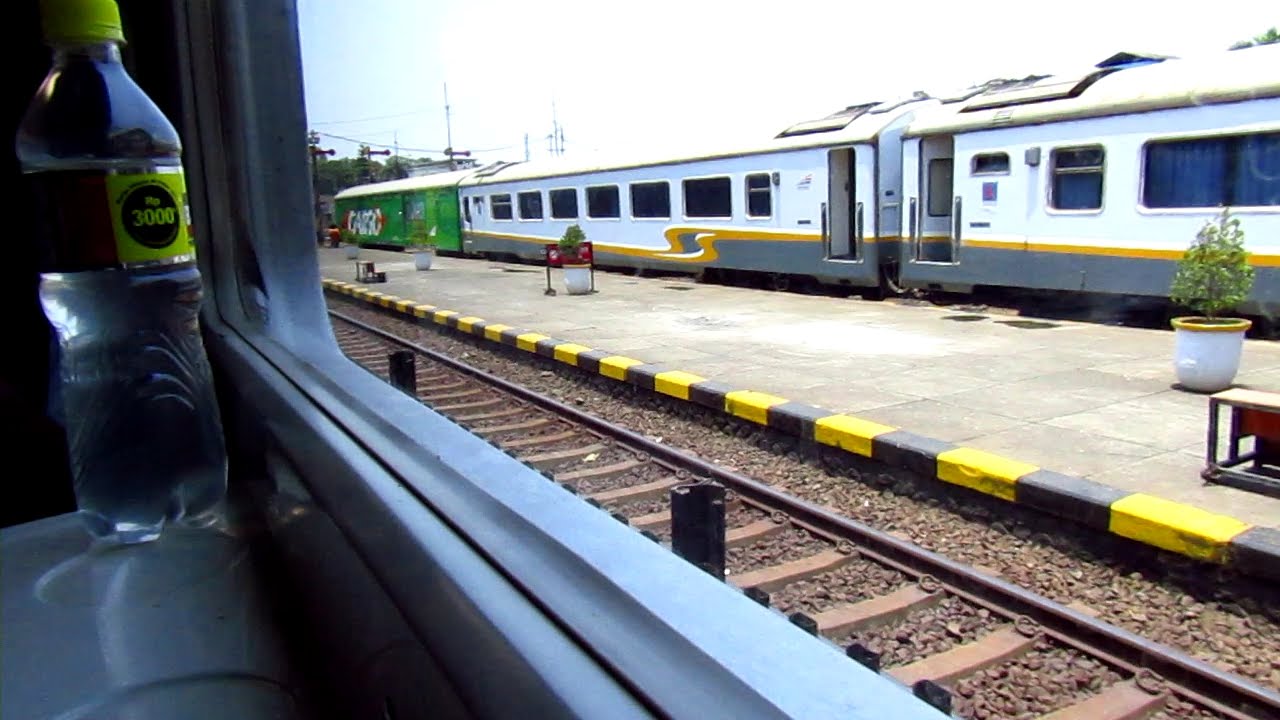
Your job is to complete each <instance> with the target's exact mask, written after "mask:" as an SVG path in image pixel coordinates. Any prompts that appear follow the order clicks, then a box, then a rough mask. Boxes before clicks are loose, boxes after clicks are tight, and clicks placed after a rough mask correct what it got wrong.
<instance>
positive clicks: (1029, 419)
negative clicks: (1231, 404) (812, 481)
mask: <svg viewBox="0 0 1280 720" xmlns="http://www.w3.org/2000/svg"><path fill="white" fill-rule="evenodd" d="M361 258H362V259H366V260H373V261H375V262H376V263H377V268H378V270H382V271H386V273H387V280H388V282H387V283H386V284H385V285H375V286H370V289H376V290H377V291H379V292H384V293H391V294H395V295H398V296H400V297H402V298H406V299H412V300H415V301H418V302H423V303H430V304H433V305H438V306H440V307H444V308H449V309H451V310H457V311H459V312H461V313H464V314H472V315H477V316H479V317H481V318H484V319H486V320H489V321H492V322H501V323H506V324H509V325H513V326H519V327H525V328H529V329H530V330H534V331H537V332H542V333H547V334H550V335H554V336H555V337H558V338H561V339H564V340H568V341H573V342H577V343H581V344H583V345H587V346H590V347H594V348H600V349H604V350H609V351H611V352H616V353H620V354H624V355H628V356H631V357H634V358H636V359H638V360H642V361H645V362H653V363H667V364H672V365H678V366H679V368H680V369H681V370H687V371H689V372H694V373H698V374H701V375H703V376H705V377H708V378H712V379H719V380H724V381H726V382H730V383H732V384H734V385H737V386H745V387H751V388H754V389H758V390H760V391H763V392H769V393H773V394H777V395H781V396H783V397H786V398H789V399H791V400H795V401H799V402H804V403H809V404H812V405H817V406H820V407H822V408H826V409H829V410H832V411H835V412H844V413H849V414H853V415H857V416H858V417H862V418H865V419H868V420H874V421H877V422H881V423H885V424H887V425H892V426H895V427H900V428H903V429H905V430H910V431H912V432H915V433H918V434H921V435H926V436H929V437H933V438H936V439H939V440H944V441H948V442H953V443H963V444H964V445H965V446H967V447H973V448H977V449H980V450H986V451H989V452H992V453H996V454H999V455H1003V456H1006V457H1010V458H1014V459H1018V460H1024V461H1026V462H1029V463H1033V464H1035V465H1039V466H1041V467H1044V468H1047V469H1050V470H1055V471H1057V472H1061V473H1066V474H1069V475H1078V476H1083V477H1087V478H1090V479H1092V480H1096V481H1098V482H1102V483H1105V484H1107V485H1111V486H1113V487H1117V488H1120V489H1122V490H1128V491H1135V492H1144V493H1150V494H1153V495H1158V496H1161V497H1165V498H1167V499H1170V500H1176V501H1179V502H1184V503H1189V504H1191V505H1195V506H1198V507H1201V508H1203V509H1205V510H1209V511H1211V512H1215V513H1222V514H1226V515H1231V516H1234V517H1236V518H1239V519H1240V520H1243V521H1245V522H1248V523H1252V524H1255V525H1263V526H1271V527H1276V526H1280V500H1277V499H1273V498H1268V497H1265V496H1261V495H1257V494H1253V493H1248V492H1244V491H1239V490H1235V489H1232V488H1225V487H1219V486H1212V485H1206V484H1205V483H1204V482H1203V481H1201V479H1200V477H1199V471H1200V469H1201V467H1202V466H1203V462H1204V451H1205V428H1206V420H1207V417H1208V414H1207V406H1208V401H1207V399H1206V398H1205V396H1203V395H1195V394H1191V393H1187V392H1183V391H1180V390H1175V389H1173V388H1172V387H1171V386H1172V384H1173V382H1174V375H1173V367H1172V352H1173V334H1172V332H1166V331H1162V330H1148V329H1134V328H1124V327H1113V326H1105V325H1095V324H1088V323H1077V322H1067V321H1060V320H1051V321H1045V322H1031V323H1027V322H1026V321H1027V320H1031V318H1026V317H1021V318H1019V317H1013V316H1002V315H986V316H985V317H984V318H982V319H974V318H973V314H972V313H960V312H955V311H951V310H947V309H945V308H936V307H929V306H904V305H898V304H894V303H877V302H867V301H862V300H857V299H841V298H833V297H815V296H805V295H798V294H790V293H779V292H769V291H762V290H749V289H743V288H734V287H722V286H717V285H702V284H698V283H695V282H693V281H692V280H690V279H685V278H637V277H631V276H628V275H623V274H614V273H597V274H596V287H597V289H598V290H599V292H598V293H597V294H594V295H590V296H568V295H566V294H564V292H563V284H562V283H561V279H560V277H559V275H558V271H557V274H556V275H553V280H554V282H555V283H556V287H557V289H558V290H560V291H561V292H559V294H558V295H556V296H554V297H548V296H545V295H544V294H543V288H544V287H545V279H544V274H543V270H542V269H541V268H537V267H533V266H528V265H512V264H505V263H492V262H487V261H482V260H464V259H458V258H445V257H437V258H436V264H435V267H433V268H432V270H430V271H428V272H415V271H414V269H413V262H412V259H411V258H410V257H409V256H408V255H405V254H402V253H393V252H381V251H370V250H362V251H361ZM320 266H321V268H320V269H321V275H322V276H323V277H326V278H330V279H334V280H342V281H348V282H349V281H352V280H354V276H355V271H354V263H353V262H351V261H349V260H346V259H345V257H344V256H343V255H342V252H341V251H339V250H332V249H322V250H320ZM1237 383H1238V384H1239V385H1241V386H1245V387H1250V388H1255V389H1260V390H1272V391H1278V392H1280V343H1277V342H1272V341H1254V340H1249V341H1246V345H1245V351H1244V358H1243V361H1242V363H1241V371H1240V374H1239V376H1238V377H1237Z"/></svg>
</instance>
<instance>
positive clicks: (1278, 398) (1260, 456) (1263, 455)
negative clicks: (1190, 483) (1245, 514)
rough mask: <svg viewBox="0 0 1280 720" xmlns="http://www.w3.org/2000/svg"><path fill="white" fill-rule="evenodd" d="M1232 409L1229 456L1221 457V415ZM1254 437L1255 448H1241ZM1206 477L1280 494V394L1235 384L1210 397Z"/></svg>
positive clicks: (1221, 483) (1221, 482) (1232, 484)
mask: <svg viewBox="0 0 1280 720" xmlns="http://www.w3.org/2000/svg"><path fill="white" fill-rule="evenodd" d="M1224 406H1225V407H1227V408H1229V409H1230V410H1231V422H1230V427H1229V432H1228V435H1227V456H1226V457H1225V458H1222V459H1221V460H1219V459H1218V441H1219V439H1220V437H1219V436H1220V432H1219V416H1220V414H1221V410H1222V408H1223V407H1224ZM1250 437H1251V438H1253V448H1252V449H1250V450H1247V451H1242V445H1243V441H1244V440H1245V439H1246V438H1250ZM1200 475H1201V477H1203V478H1204V479H1205V480H1206V481H1208V482H1211V483H1216V484H1219V485H1228V486H1231V487H1237V488H1240V489H1242V490H1249V491H1251V492H1256V493H1260V494H1263V495H1269V496H1272V497H1280V394H1276V393H1269V392H1262V391H1260V390H1244V389H1240V388H1233V389H1231V390H1224V391H1222V392H1220V393H1217V394H1215V395H1212V396H1210V397H1209V438H1208V456H1207V458H1206V463H1205V469H1204V470H1203V471H1202V472H1201V473H1200Z"/></svg>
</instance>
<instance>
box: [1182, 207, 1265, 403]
mask: <svg viewBox="0 0 1280 720" xmlns="http://www.w3.org/2000/svg"><path fill="white" fill-rule="evenodd" d="M1253 280H1254V273H1253V267H1251V266H1250V265H1249V253H1248V252H1247V251H1245V249H1244V231H1243V230H1241V229H1240V221H1239V220H1237V219H1236V218H1233V217H1231V213H1230V211H1229V209H1227V208H1223V210H1222V213H1221V214H1220V215H1219V216H1218V218H1217V219H1216V220H1214V221H1210V222H1207V223H1205V225H1204V227H1203V228H1201V229H1200V232H1198V233H1196V239H1195V241H1193V242H1192V243H1191V247H1190V248H1188V250H1187V252H1186V253H1185V254H1183V256H1182V259H1181V260H1180V261H1179V262H1178V269H1177V272H1176V273H1175V274H1174V276H1173V285H1172V287H1171V288H1170V291H1169V297H1170V299H1171V300H1173V301H1174V302H1175V303H1178V304H1179V305H1185V306H1187V307H1190V308H1192V309H1193V310H1195V311H1196V312H1198V313H1199V315H1198V316H1187V317H1176V318H1174V319H1173V327H1174V328H1175V329H1176V331H1177V332H1176V340H1175V349H1174V368H1175V370H1176V371H1177V375H1178V382H1179V383H1181V384H1182V386H1183V387H1185V388H1187V389H1189V390H1196V391H1200V392H1217V391H1219V390H1223V389H1225V388H1227V387H1230V385H1231V382H1232V381H1233V380H1234V379H1235V376H1236V373H1237V372H1238V371H1239V368H1240V353H1241V350H1242V349H1243V346H1244V334H1245V332H1246V331H1247V330H1248V329H1249V327H1250V326H1251V325H1252V323H1251V322H1250V321H1249V320H1244V319H1241V318H1234V317H1222V316H1221V314H1222V313H1223V312H1226V311H1229V310H1232V309H1234V308H1236V307H1237V306H1239V305H1240V304H1241V303H1243V302H1244V301H1245V300H1247V299H1248V298H1249V292H1250V291H1251V290H1252V289H1253Z"/></svg>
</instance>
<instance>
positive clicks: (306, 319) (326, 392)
mask: <svg viewBox="0 0 1280 720" xmlns="http://www.w3.org/2000/svg"><path fill="white" fill-rule="evenodd" d="M121 5H122V6H126V7H127V8H140V7H143V5H142V4H140V3H136V2H130V3H127V4H126V3H121ZM158 8H159V9H158V10H157V9H153V8H151V7H150V6H147V7H146V8H145V10H142V11H139V15H135V16H134V17H142V18H144V20H143V23H144V24H145V23H151V25H149V27H150V30H151V31H150V32H142V31H141V30H140V29H139V27H138V26H137V25H129V24H126V30H127V31H128V33H129V36H130V44H131V47H132V48H136V49H137V50H135V52H139V53H143V52H146V50H144V49H145V48H147V47H148V46H149V45H152V46H154V44H155V43H157V42H159V43H167V44H172V45H173V46H175V48H174V50H173V51H172V52H170V53H161V54H160V57H159V59H160V60H161V61H162V62H160V63H159V66H160V67H161V68H163V69H165V70H166V71H171V72H172V77H171V78H170V77H169V76H167V75H166V76H165V77H164V78H163V79H161V80H157V81H156V82H157V83H158V84H160V85H161V86H162V88H166V89H173V90H174V92H173V94H175V95H177V96H178V97H177V98H176V99H174V98H161V99H159V100H158V104H161V106H162V107H165V106H167V105H168V103H167V102H166V100H171V101H172V103H173V105H174V106H177V108H178V109H179V112H175V113H174V120H175V125H177V126H178V129H179V133H180V134H181V136H182V140H183V165H184V169H185V172H186V178H187V180H186V182H187V188H188V191H189V194H190V205H191V213H192V222H193V224H194V225H195V226H196V227H199V228H202V229H201V231H200V232H197V233H196V235H195V242H196V244H197V246H198V253H197V261H198V262H199V264H200V270H201V273H202V275H204V285H205V289H206V291H207V294H206V295H205V301H204V302H203V303H202V305H201V309H200V313H201V323H202V329H203V331H204V332H203V337H204V340H205V343H206V347H207V348H208V351H209V356H210V361H211V365H212V366H213V368H214V375H215V382H216V383H217V384H218V388H217V389H218V395H219V401H220V405H221V407H222V408H223V409H224V411H225V414H224V415H223V418H224V423H225V425H224V427H225V429H226V431H227V432H226V435H227V440H228V443H227V449H228V453H229V454H233V455H234V456H235V457H234V459H233V461H232V462H231V463H230V475H231V477H230V482H233V483H253V485H252V486H242V487H241V488H239V489H244V490H249V491H251V492H249V493H246V494H251V495H254V496H256V497H255V499H254V504H255V505H256V506H257V507H258V508H260V509H261V510H262V511H263V512H262V515H261V516H259V517H252V516H249V517H245V518H244V519H245V520H248V521H249V522H248V524H247V526H242V525H241V524H240V522H239V521H240V520H241V518H240V517H239V515H240V513H229V516H228V518H227V519H228V520H229V521H230V523H231V527H230V528H228V530H231V531H233V532H234V533H235V534H240V532H239V531H242V530H243V531H247V533H248V536H249V537H246V538H245V539H246V540H249V541H251V542H252V543H253V546H254V547H253V548H252V549H251V552H252V553H253V558H256V557H257V551H258V550H259V548H260V547H261V549H262V550H266V551H267V552H266V553H265V555H266V557H264V558H263V559H267V557H269V558H270V559H271V560H272V562H271V563H270V567H271V569H273V570H274V569H276V568H279V569H280V570H281V571H282V572H280V573H279V575H278V576H276V575H275V573H272V575H273V577H271V578H269V579H270V581H271V588H270V589H271V590H272V598H271V599H272V600H273V601H274V600H276V599H280V600H282V601H285V602H286V603H288V604H282V605H281V606H279V607H280V609H282V610H285V611H288V612H287V615H288V617H287V618H286V619H289V620H291V621H292V620H295V619H296V620H298V621H299V623H298V625H296V626H294V627H295V628H296V629H298V630H305V629H307V628H308V626H309V625H310V626H311V627H313V628H314V627H317V626H316V625H312V623H317V622H319V625H318V629H319V631H320V632H324V631H326V630H327V629H331V628H332V627H345V626H344V625H341V624H328V623H324V622H323V618H325V617H326V616H327V615H330V612H329V611H333V614H336V615H337V616H338V618H339V619H343V618H345V619H348V620H351V621H355V622H357V623H360V627H361V628H362V629H365V630H367V632H364V633H357V637H355V638H354V639H349V638H344V637H337V636H334V634H333V633H329V635H330V636H333V637H330V638H329V639H336V640H338V641H339V642H336V643H333V644H326V643H321V646H319V651H318V652H317V651H316V647H317V646H315V645H309V644H308V645H304V646H302V647H296V648H292V649H297V650H302V651H303V652H305V651H306V650H311V653H310V655H308V656H304V657H303V658H300V659H302V660H304V663H303V666H302V667H299V668H297V669H298V670H300V671H301V672H300V673H298V675H299V677H297V678H295V677H294V673H293V672H292V670H293V668H289V670H290V672H288V675H289V677H288V678H287V681H288V683H289V685H288V687H287V688H286V689H287V690H289V691H293V690H295V689H297V690H300V691H302V692H301V693H300V694H301V695H303V696H309V695H310V693H308V692H306V691H307V690H309V689H310V688H309V687H308V686H310V685H311V684H312V682H311V681H314V682H315V683H316V684H322V683H324V682H325V681H326V680H328V681H330V682H332V680H331V678H333V677H336V678H337V681H338V683H340V684H341V686H342V687H341V688H340V690H341V692H335V693H333V696H335V697H334V698H333V699H335V700H337V702H336V703H335V704H336V705H338V706H339V707H326V708H323V709H325V710H333V711H334V713H335V714H339V715H344V716H345V715H348V714H351V713H349V712H346V711H347V710H350V709H353V708H354V707H355V706H359V707H361V708H365V709H367V708H369V707H379V708H390V707H401V704H400V702H401V700H407V701H408V703H407V705H406V706H407V707H410V708H414V707H419V706H421V704H422V703H423V702H424V701H425V702H426V703H428V705H429V706H431V707H434V708H436V709H441V710H443V711H444V712H446V713H447V712H449V711H450V710H452V709H453V705H454V704H453V703H452V702H447V703H440V702H436V701H437V700H445V701H448V700H450V699H451V698H456V699H458V700H459V701H460V703H459V707H460V708H462V709H463V711H465V712H472V713H474V714H477V715H483V716H494V717H498V716H516V715H519V714H520V713H521V712H523V713H524V714H526V715H527V714H530V710H529V709H530V708H534V711H533V713H532V714H534V715H538V716H561V715H563V716H579V717H595V716H604V717H649V716H652V715H661V716H667V717H686V716H687V717H699V716H709V715H715V714H725V715H729V716H732V717H760V718H774V717H779V718H782V717H827V716H835V715H837V714H839V713H840V712H847V709H848V708H849V707H864V708H866V709H867V712H868V713H871V714H874V715H876V716H879V715H884V714H887V713H888V712H890V710H892V711H894V712H896V713H897V714H898V715H899V717H901V718H902V720H917V719H920V720H923V719H924V718H933V717H935V716H936V712H935V711H933V710H932V709H931V708H928V707H927V706H925V705H924V704H923V703H922V702H919V701H917V700H916V699H915V698H914V697H913V696H912V694H911V693H910V691H909V689H907V688H905V687H902V686H900V685H899V684H896V683H891V682H888V681H886V680H884V679H882V678H880V677H879V676H878V674H877V673H875V672H873V671H871V670H868V669H867V668H864V667H862V666H861V665H859V664H857V663H848V662H844V663H833V662H831V649H830V645H829V644H826V643H824V642H823V641H821V640H820V639H816V638H809V637H807V636H805V635H804V634H802V633H797V632H796V631H795V627H794V625H791V624H789V623H787V622H786V620H785V619H782V618H779V617H778V616H777V614H776V612H774V611H773V610H770V609H768V608H765V607H762V606H761V605H759V604H758V603H756V602H754V601H752V600H751V599H750V598H748V597H746V596H744V595H743V594H742V593H740V592H739V591H738V590H737V589H735V588H733V587H732V586H729V585H727V584H725V583H723V582H721V581H719V580H717V579H715V578H711V577H709V576H707V574H706V573H705V572H703V571H702V570H701V569H699V568H697V567H694V566H693V565H691V564H689V563H687V562H686V561H684V560H682V559H680V558H679V557H678V556H676V555H674V554H673V553H671V552H670V551H669V550H667V549H665V548H663V547H662V546H661V545H659V544H657V543H653V542H651V541H649V540H648V539H647V538H645V537H644V536H642V535H640V534H639V533H637V532H635V531H634V530H632V529H628V528H627V527H626V526H625V525H622V524H620V523H618V522H617V521H616V520H614V518H612V517H610V516H609V515H608V514H607V513H602V512H600V511H599V510H598V509H597V508H593V507H591V506H590V505H589V504H587V503H585V502H584V501H583V500H582V498H581V497H579V496H576V495H574V494H572V493H566V492H564V490H563V489H562V488H561V487H559V486H558V485H556V484H555V483H552V482H548V481H547V480H546V478H545V477H543V476H541V475H540V474H538V473H537V471H536V470H534V469H531V468H529V467H527V466H526V465H524V464H523V463H521V462H520V461H519V460H517V459H516V458H514V457H511V456H509V455H507V454H505V453H502V452H501V451H499V450H497V449H495V448H493V446H492V445H489V444H488V443H487V442H486V441H485V440H484V439H483V438H480V437H478V436H476V435H474V434H472V433H471V432H470V431H468V430H467V429H465V428H463V427H461V426H459V425H457V424H456V423H453V422H452V421H449V420H448V419H446V418H444V417H443V416H441V415H439V414H438V413H437V412H435V411H434V410H432V409H430V408H428V407H426V406H425V405H424V404H423V403H422V402H420V401H419V400H418V399H417V398H415V397H412V396H410V395H409V394H407V393H405V392H402V391H400V390H398V389H396V388H394V387H393V386H391V385H390V384H389V383H387V382H385V381H384V380H382V379H381V378H379V377H377V376H375V375H374V374H373V373H370V372H369V371H367V370H366V369H364V368H363V367H361V366H359V365H357V364H356V363H355V361H353V360H352V359H351V358H349V357H347V356H346V355H344V354H343V353H342V351H341V349H340V348H339V346H338V344H337V342H336V341H335V333H334V331H333V321H332V318H331V317H330V316H329V315H328V312H327V310H328V308H327V307H326V302H325V298H326V296H327V293H326V290H325V288H324V287H323V286H322V279H323V277H324V275H323V274H322V273H321V272H317V266H318V265H319V264H320V263H321V255H320V252H321V251H320V249H319V248H317V243H316V240H315V237H314V229H315V228H314V225H315V216H314V209H315V198H314V196H313V191H314V188H313V187H311V184H310V183H309V182H308V174H309V172H308V157H307V153H306V152H305V147H306V144H305V140H306V133H307V126H308V123H307V117H306V111H305V104H304V98H305V95H304V86H303V73H302V72H301V70H302V63H301V51H300V49H299V45H300V42H299V36H300V34H301V33H300V32H299V28H298V20H299V19H298V15H297V12H296V10H297V8H296V6H295V3H294V2H293V0H252V1H251V0H224V1H223V2H218V3H172V4H168V3H165V4H160V5H159V6H158ZM122 9H123V8H122ZM169 11H171V12H172V15H166V12H169ZM29 16H32V17H34V13H30V14H29ZM29 25H30V26H32V27H33V28H34V26H35V23H34V22H32V23H29ZM30 32H31V34H32V35H34V34H35V33H36V32H38V30H31V31H30ZM154 59H155V57H154V54H153V55H152V58H151V60H148V61H147V63H145V64H144V65H143V66H144V67H148V66H153V64H152V60H154ZM155 77H157V76H156V75H155V74H151V78H155ZM146 82H147V81H146V80H145V79H144V80H143V81H142V83H143V84H144V86H145V85H146ZM170 85H173V86H177V87H176V88H170ZM169 109H171V108H168V107H166V110H169ZM484 191H485V188H476V189H475V192H476V193H477V194H479V193H483V192H484ZM480 201H481V200H480V199H479V198H477V202H478V203H479V202H480ZM340 258H341V256H340V255H337V256H335V255H333V254H329V255H326V256H325V259H326V260H328V259H332V260H334V261H335V262H336V263H337V264H335V265H328V264H327V263H326V264H325V267H326V272H329V271H331V270H332V269H334V268H343V269H345V267H346V265H347V263H346V261H344V260H341V259H340ZM233 495H239V493H233ZM260 544H261V545H260ZM273 545H274V547H272V546H273ZM330 551H333V552H330ZM620 559H621V560H622V561H621V562H620V561H619V560H620ZM277 561H278V562H277ZM255 564H256V560H255ZM351 578H355V579H356V580H357V581H358V583H359V586H357V585H356V584H354V583H349V582H347V581H348V580H349V579H351ZM277 581H278V582H277ZM335 588H336V589H338V590H339V592H338V593H336V595H337V597H336V599H335V597H331V596H333V595H335V593H334V592H333V590H334V589H335ZM277 590H278V591H280V593H279V595H276V593H275V591H277ZM352 600H356V601H358V602H354V604H353V602H351V601H352ZM371 601H372V602H371ZM312 603H314V606H312ZM273 607H275V606H274V603H273ZM317 611H318V612H317ZM318 619H319V621H318ZM267 622H268V623H270V620H267ZM289 625H293V623H292V622H290V623H289ZM290 629H294V628H290ZM339 635H340V634H339ZM250 639H252V638H250ZM349 640H350V642H348V641H349ZM387 642H391V643H393V645H386V643H387ZM361 643H363V644H361ZM371 643H372V644H371ZM384 647H393V648H394V649H395V651H396V654H395V655H394V656H392V657H391V658H390V661H388V662H383V663H381V664H379V665H377V666H376V667H375V666H371V665H369V664H368V663H367V662H366V661H368V660H369V659H370V658H372V659H373V660H381V659H384V658H385V657H386V654H385V653H383V655H381V656H380V655H377V653H378V652H379V651H380V650H381V649H382V648H384ZM342 650H351V651H352V652H342ZM369 653H373V654H372V655H370V654H369ZM333 658H337V659H338V660H337V661H338V662H339V663H343V662H346V661H350V662H349V664H348V665H347V667H345V668H343V669H347V670H355V672H352V673H351V674H350V675H349V676H346V675H337V676H334V675H333V674H331V673H326V672H321V671H313V665H312V662H311V661H315V663H314V664H315V666H323V665H324V664H325V662H326V660H330V659H333ZM270 659H271V661H272V662H273V663H279V662H281V661H282V659H280V658H275V657H272V658H270ZM784 663H785V664H786V666H787V667H788V668H789V669H790V670H791V672H790V673H788V674H782V673H779V672H778V671H777V668H778V667H780V666H782V665H783V664H784ZM280 667H281V668H282V669H283V668H285V667H286V666H285V665H281V666H280ZM370 667H372V668H373V669H372V670H369V669H368V668H370ZM317 670H319V668H317ZM366 670H367V672H366ZM282 679H285V678H283V677H282ZM295 679H296V680H297V681H298V684H297V685H295V684H294V682H295ZM503 682H507V683H508V684H510V685H511V687H513V688H516V689H517V690H516V692H513V693H493V692H492V688H493V687H495V684H501V683H503ZM688 687H693V688H696V689H697V690H698V691H699V692H689V691H688ZM348 690H349V691H350V692H349V693H348V692H347V691H348ZM329 695H330V694H329V693H320V694H319V698H316V699H321V700H326V699H328V696H329ZM294 699H295V700H299V699H307V700H310V699H312V698H311V697H305V698H299V697H297V696H295V697H294ZM347 706H351V707H347ZM304 707H305V706H304ZM366 714H367V713H366ZM410 714H412V710H410Z"/></svg>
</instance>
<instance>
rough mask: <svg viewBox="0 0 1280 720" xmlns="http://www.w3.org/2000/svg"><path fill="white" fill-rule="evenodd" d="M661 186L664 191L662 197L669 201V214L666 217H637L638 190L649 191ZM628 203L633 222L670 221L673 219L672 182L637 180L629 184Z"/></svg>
mask: <svg viewBox="0 0 1280 720" xmlns="http://www.w3.org/2000/svg"><path fill="white" fill-rule="evenodd" d="M658 186H661V187H662V189H663V193H662V196H663V197H664V198H666V201H667V212H666V214H664V215H637V214H636V189H637V188H639V189H640V190H641V191H647V190H649V189H650V188H657V187H658ZM627 202H628V213H629V215H630V218H631V219H632V220H638V221H653V220H659V221H661V220H670V219H671V181H670V180H636V181H635V182H629V183H627Z"/></svg>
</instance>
